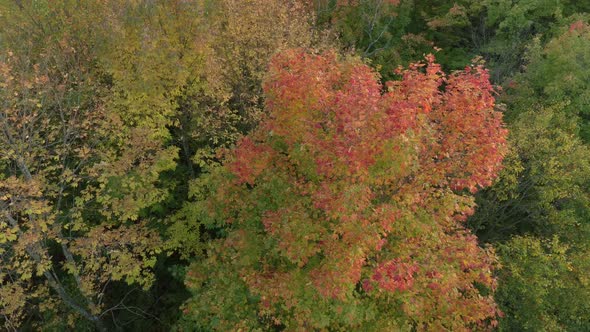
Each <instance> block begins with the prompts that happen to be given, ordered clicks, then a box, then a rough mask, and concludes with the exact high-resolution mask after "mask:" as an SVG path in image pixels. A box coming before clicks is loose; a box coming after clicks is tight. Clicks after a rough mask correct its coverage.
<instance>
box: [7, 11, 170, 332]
mask: <svg viewBox="0 0 590 332" xmlns="http://www.w3.org/2000/svg"><path fill="white" fill-rule="evenodd" d="M2 5H3V9H6V8H8V9H9V10H10V13H11V14H12V16H11V19H12V20H16V21H18V22H19V24H20V25H16V24H15V23H14V21H11V22H10V24H8V25H6V26H3V29H2V31H1V38H2V39H3V40H4V41H6V44H5V45H6V47H7V48H3V49H2V53H1V55H0V68H1V69H0V86H1V87H2V89H1V90H0V101H1V102H0V128H1V133H0V150H1V154H0V208H1V210H2V215H1V216H0V229H1V230H2V236H1V237H0V254H1V256H0V262H1V265H0V266H1V267H0V313H1V314H2V323H3V324H4V327H5V328H6V329H8V330H16V329H17V328H18V327H19V324H20V323H21V322H22V321H23V320H24V319H25V318H26V319H28V318H29V317H39V318H37V319H36V320H33V323H32V325H33V326H32V327H38V326H36V324H39V323H40V324H42V326H43V328H52V327H54V328H56V329H65V328H66V327H67V326H69V327H70V328H73V327H76V326H77V327H78V328H83V327H84V325H85V323H84V322H85V321H86V322H90V323H91V324H93V325H95V327H96V329H98V330H105V329H106V327H105V325H104V323H103V317H104V316H105V315H106V314H108V313H110V311H112V310H118V309H119V308H115V307H111V306H108V305H106V303H107V302H108V300H105V297H104V295H105V291H106V290H107V289H108V286H109V285H111V284H112V283H116V282H117V281H121V282H125V283H129V284H136V285H138V286H140V287H145V288H147V287H149V285H150V284H151V282H152V281H153V275H152V274H151V271H150V270H151V268H152V267H153V266H154V264H155V260H156V258H155V256H156V255H157V254H158V253H159V252H160V251H161V249H162V247H163V244H162V241H161V239H160V237H159V234H158V232H157V231H156V229H155V228H154V227H152V226H151V225H150V222H149V221H150V220H149V219H148V218H146V217H145V215H144V212H145V210H146V209H147V208H149V207H150V206H152V205H153V204H155V203H157V202H159V201H161V200H162V199H163V198H164V197H165V196H166V195H167V192H166V190H164V189H163V188H161V187H160V185H159V175H160V173H162V172H164V171H167V170H170V169H171V168H173V167H174V165H175V163H174V158H175V157H176V155H177V150H176V148H174V147H165V146H163V145H162V143H163V142H162V141H161V140H159V139H158V137H161V136H159V134H158V132H156V131H154V130H151V128H150V127H148V126H145V125H142V124H138V123H133V122H131V121H128V119H126V118H124V116H123V114H121V113H118V112H117V110H118V109H117V108H115V107H107V105H108V104H109V101H110V100H111V98H112V90H110V89H109V85H108V84H105V83H104V81H105V77H104V72H101V71H100V70H99V69H98V68H97V57H98V55H97V54H98V53H97V47H96V45H97V43H98V41H99V40H100V37H104V35H101V32H97V31H96V30H93V29H91V28H90V25H91V24H93V22H94V23H96V22H97V20H98V17H100V13H104V7H101V3H80V2H76V4H71V3H68V2H64V3H59V4H54V3H49V2H35V4H34V5H31V4H26V5H23V4H21V3H20V2H16V3H15V4H10V5H9V4H6V3H3V4H2ZM70 5H72V6H70ZM73 9H75V10H74V12H75V13H77V14H73V13H72V10H73ZM3 12H4V13H5V11H3ZM95 15H96V16H95ZM102 32H105V31H102ZM107 33H108V32H107ZM8 47H13V48H12V49H8ZM109 106H112V104H111V105H109ZM64 316H65V317H66V319H63V317H64ZM80 318H83V319H80ZM84 319H85V320H84Z"/></svg>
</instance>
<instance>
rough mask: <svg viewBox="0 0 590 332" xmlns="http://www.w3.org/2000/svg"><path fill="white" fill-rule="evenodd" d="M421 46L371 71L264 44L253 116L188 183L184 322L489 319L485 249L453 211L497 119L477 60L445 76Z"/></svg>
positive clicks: (458, 209) (461, 207)
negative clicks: (398, 62)
mask: <svg viewBox="0 0 590 332" xmlns="http://www.w3.org/2000/svg"><path fill="white" fill-rule="evenodd" d="M427 60H428V63H427V64H422V63H419V64H413V65H412V66H411V67H410V69H408V70H401V69H400V71H399V75H401V76H402V77H403V79H402V80H401V81H399V82H387V83H386V85H385V87H384V86H382V85H381V84H380V83H379V80H378V79H379V76H378V75H377V74H376V73H375V72H374V71H373V70H371V69H370V68H369V67H368V66H366V65H365V64H363V63H362V62H360V61H359V60H358V59H356V58H344V59H340V58H339V57H338V56H336V55H335V54H334V53H325V54H323V55H314V54H309V53H307V52H305V51H302V50H290V51H286V52H284V53H281V54H279V55H277V56H276V57H275V58H274V59H273V61H272V62H271V66H270V71H269V76H268V78H267V80H266V83H265V85H264V87H265V94H266V111H267V112H268V117H267V118H266V119H265V120H264V121H263V122H262V124H261V125H260V127H259V129H257V130H255V131H254V132H253V133H252V134H251V135H248V136H247V137H245V138H243V139H241V140H240V141H239V142H238V144H237V146H236V148H235V149H234V150H232V151H231V152H229V153H228V157H227V158H228V159H227V161H226V163H225V165H224V166H223V167H219V168H214V169H212V170H211V172H210V174H209V175H208V176H205V177H203V178H201V179H199V180H198V181H197V182H195V183H194V184H193V195H194V196H195V197H196V198H197V202H195V203H192V204H190V205H189V206H187V208H188V209H190V210H191V211H192V213H193V215H194V216H195V217H196V218H197V219H198V220H197V221H196V222H197V224H200V225H202V226H201V227H204V228H206V229H209V230H210V232H211V233H212V234H217V237H218V239H216V240H213V241H211V242H210V243H209V244H208V245H207V246H206V256H205V257H203V258H202V259H200V260H197V261H196V262H195V263H194V264H193V266H192V268H191V269H190V271H189V272H188V274H187V280H186V282H187V285H188V286H189V287H190V288H192V289H193V292H194V296H193V298H192V299H191V300H189V301H188V302H187V303H186V305H185V307H184V312H185V314H186V317H185V321H186V322H187V324H189V326H195V325H196V326H198V327H201V328H205V329H216V330H227V329H240V328H242V329H255V328H263V327H266V328H271V327H275V328H276V327H282V328H286V329H296V328H304V329H325V328H328V327H329V328H331V329H351V328H363V329H364V330H399V329H410V328H414V329H418V330H437V329H442V328H448V329H453V330H467V329H469V328H472V327H476V326H477V327H479V328H486V327H490V326H493V325H494V324H495V318H496V315H497V313H498V312H497V308H496V305H495V303H494V301H493V299H492V295H491V294H492V293H491V292H493V290H494V288H495V280H494V278H493V276H492V271H493V270H494V268H495V266H496V264H495V263H496V258H495V255H494V253H493V250H491V249H489V248H486V249H483V248H481V247H479V246H478V244H477V239H476V238H475V236H473V235H472V234H471V233H470V232H469V231H468V230H466V229H465V227H464V226H463V224H462V220H465V218H466V217H467V216H468V215H470V214H471V213H473V208H474V202H473V196H472V194H471V193H473V192H476V191H477V190H478V188H480V187H485V186H488V185H490V184H491V181H492V179H493V178H494V177H495V176H496V173H497V171H498V170H499V169H500V167H501V162H502V158H503V156H504V153H505V137H506V130H505V129H504V128H503V127H502V120H501V114H500V113H499V112H496V111H494V110H493V107H494V98H493V89H492V87H491V85H490V83H489V81H488V73H487V71H486V70H485V69H483V68H482V67H481V66H471V67H467V68H466V69H465V70H464V71H461V72H457V73H454V74H452V75H449V76H447V75H445V74H444V73H443V72H442V71H441V69H440V66H438V65H437V64H435V63H434V57H433V56H428V57H427ZM442 85H444V87H445V88H444V91H443V90H442V89H441V87H442ZM384 90H385V92H383V91H384Z"/></svg>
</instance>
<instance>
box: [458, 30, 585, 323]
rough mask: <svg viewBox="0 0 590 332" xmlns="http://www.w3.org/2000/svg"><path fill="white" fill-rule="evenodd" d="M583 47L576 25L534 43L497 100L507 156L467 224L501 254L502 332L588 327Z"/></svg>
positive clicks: (582, 32)
mask: <svg viewBox="0 0 590 332" xmlns="http://www.w3.org/2000/svg"><path fill="white" fill-rule="evenodd" d="M589 41H590V38H589V35H588V27H587V26H586V25H585V24H584V23H583V22H577V23H574V24H572V25H570V26H569V27H566V28H564V29H563V32H562V34H560V35H558V36H557V37H555V38H554V39H552V40H550V41H549V42H548V43H547V44H546V46H545V47H542V46H541V42H540V41H539V40H537V41H535V43H534V44H533V46H532V47H531V48H530V49H529V51H528V61H529V63H528V64H527V66H526V70H525V71H524V72H523V73H521V74H518V75H515V76H514V78H513V79H512V81H511V82H509V83H508V85H507V87H506V90H505V91H506V94H505V95H504V96H503V97H502V99H501V100H503V101H505V102H506V111H505V114H506V119H507V122H509V128H510V131H511V135H510V139H509V141H510V144H511V153H510V154H509V157H508V158H507V161H508V162H507V163H506V167H505V169H504V170H503V171H502V172H501V173H500V176H499V180H498V182H497V184H496V185H495V186H493V187H491V188H489V189H488V190H485V191H483V192H482V193H481V195H480V196H479V197H478V200H477V202H478V205H479V206H480V209H479V210H478V213H476V214H475V215H474V216H473V218H472V219H471V220H470V221H469V224H470V225H471V227H472V229H474V231H475V233H476V234H478V236H479V237H480V238H481V239H482V240H483V241H485V242H491V243H494V244H495V245H496V246H497V247H498V248H499V253H500V259H501V262H502V265H503V266H504V269H503V270H502V271H500V273H499V284H500V287H499V291H498V293H497V296H496V300H497V302H498V304H499V306H500V308H501V309H502V310H503V311H504V312H505V313H506V316H505V318H503V319H501V320H500V328H501V329H506V330H525V329H531V330H541V329H545V330H551V331H553V330H567V331H569V330H574V331H575V330H585V329H587V328H588V326H590V325H589V324H590V323H589V322H588V319H587V315H586V314H585V312H586V311H587V310H588V308H590V303H589V301H588V296H584V294H588V292H589V290H590V288H589V287H588V280H587V277H586V271H587V267H588V265H589V264H590V260H589V259H588V257H589V256H588V252H589V251H588V250H589V249H590V247H589V246H588V239H589V237H590V224H589V223H588V220H590V219H589V216H590V191H589V188H590V185H589V184H590V177H589V174H590V157H589V156H590V151H589V150H588V148H589V146H588V137H589V136H588V124H589V122H588V102H587V100H588V94H587V92H586V87H587V83H586V81H587V77H588V70H587V69H586V68H587V63H588V59H587V54H588V46H589V45H590V44H589ZM564 48H565V49H567V50H568V52H564V51H563V49H564ZM574 294H575V295H574ZM574 298H575V299H576V300H574ZM525 303H526V305H524V304H525Z"/></svg>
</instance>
